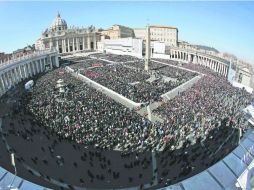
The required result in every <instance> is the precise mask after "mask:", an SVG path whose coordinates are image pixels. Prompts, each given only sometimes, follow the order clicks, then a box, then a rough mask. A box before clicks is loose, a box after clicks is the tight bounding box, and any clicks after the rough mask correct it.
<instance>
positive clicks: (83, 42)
mask: <svg viewBox="0 0 254 190" xmlns="http://www.w3.org/2000/svg"><path fill="white" fill-rule="evenodd" d="M82 40H83V41H82V46H83V49H82V50H84V49H85V37H83V38H82Z"/></svg>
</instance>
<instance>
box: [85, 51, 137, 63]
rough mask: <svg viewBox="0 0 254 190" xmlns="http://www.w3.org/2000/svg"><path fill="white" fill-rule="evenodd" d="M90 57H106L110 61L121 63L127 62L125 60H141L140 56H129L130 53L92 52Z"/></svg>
mask: <svg viewBox="0 0 254 190" xmlns="http://www.w3.org/2000/svg"><path fill="white" fill-rule="evenodd" d="M89 57H93V58H97V59H106V60H108V61H113V62H118V63H119V62H120V63H125V62H133V61H138V60H140V59H139V58H136V57H133V56H129V55H116V54H101V53H97V54H92V55H90V56H89Z"/></svg>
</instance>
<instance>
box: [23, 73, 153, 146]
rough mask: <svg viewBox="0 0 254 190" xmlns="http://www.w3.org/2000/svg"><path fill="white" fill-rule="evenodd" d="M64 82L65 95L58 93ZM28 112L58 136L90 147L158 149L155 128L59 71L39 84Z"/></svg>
mask: <svg viewBox="0 0 254 190" xmlns="http://www.w3.org/2000/svg"><path fill="white" fill-rule="evenodd" d="M59 79H62V80H63V81H64V83H65V85H66V87H65V92H64V93H60V92H59V90H57V88H56V85H57V81H58V80H59ZM27 108H28V110H29V111H30V112H31V113H32V114H33V115H34V116H35V117H36V118H37V119H38V120H39V121H40V122H41V123H43V124H44V125H45V126H48V127H50V128H51V129H53V130H54V131H56V132H57V133H58V134H60V135H62V136H64V137H66V138H70V139H72V140H74V141H76V142H78V143H82V144H85V145H87V146H89V145H92V146H98V147H103V148H105V149H120V150H135V149H147V148H151V147H154V146H156V141H157V140H156V139H154V138H153V136H154V135H155V131H154V130H155V128H154V126H155V125H154V124H152V123H151V122H150V121H148V120H147V119H145V118H142V117H140V116H139V115H138V114H137V113H136V112H134V111H132V110H129V109H128V108H125V107H124V106H122V105H120V104H119V103H116V102H114V101H113V100H112V99H111V98H110V97H107V96H106V95H104V94H102V93H100V92H98V91H96V90H95V89H92V88H91V87H89V86H88V85H86V84H84V83H83V82H81V81H80V80H78V79H76V78H74V77H72V75H71V74H68V73H66V72H64V73H63V72H62V71H60V70H59V69H57V70H55V71H52V72H50V73H47V74H46V75H44V76H43V77H42V78H40V79H38V80H37V81H36V85H35V87H34V89H33V92H32V94H31V99H30V100H29V102H28V104H27Z"/></svg>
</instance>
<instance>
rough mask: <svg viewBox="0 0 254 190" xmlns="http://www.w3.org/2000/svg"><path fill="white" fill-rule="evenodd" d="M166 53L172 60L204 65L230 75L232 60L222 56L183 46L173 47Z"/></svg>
mask: <svg viewBox="0 0 254 190" xmlns="http://www.w3.org/2000/svg"><path fill="white" fill-rule="evenodd" d="M166 54H167V55H169V58H170V59H172V60H177V61H183V62H188V63H194V64H199V65H204V66H205V67H208V68H210V69H212V70H213V71H215V72H217V73H219V74H221V75H223V76H224V77H227V75H228V71H229V66H230V62H229V61H227V60H225V59H222V58H220V57H217V56H214V55H209V54H205V53H201V52H198V51H194V50H189V49H181V48H171V49H170V50H168V51H166Z"/></svg>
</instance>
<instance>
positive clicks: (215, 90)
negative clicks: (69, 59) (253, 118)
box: [28, 59, 251, 151]
mask: <svg viewBox="0 0 254 190" xmlns="http://www.w3.org/2000/svg"><path fill="white" fill-rule="evenodd" d="M112 60H113V61H114V59H112ZM88 63H90V62H89V60H88ZM80 64H81V63H80ZM82 64H85V63H82ZM156 64H157V68H160V66H163V65H161V64H159V63H156ZM190 65H193V64H190ZM72 67H74V68H76V69H80V68H79V66H77V67H76V66H75V64H74V65H72ZM189 67H190V66H189ZM193 67H195V68H196V67H197V66H193ZM200 67H201V66H199V69H198V70H202V68H200ZM167 68H168V69H167ZM172 68H173V69H176V70H172ZM203 69H204V70H205V71H206V75H205V76H204V77H203V78H202V80H199V81H198V82H197V83H196V84H194V86H193V87H192V88H190V89H189V90H187V91H185V92H183V93H181V94H179V96H177V97H175V98H174V99H172V100H170V101H168V102H166V103H163V104H162V106H160V107H158V108H157V109H156V110H154V111H153V114H155V115H158V116H159V117H161V118H163V119H164V122H163V123H151V122H150V121H149V120H147V119H145V118H143V117H141V116H139V115H138V114H137V113H136V112H135V111H133V110H129V109H127V108H125V107H124V106H122V105H120V104H119V103H116V102H114V101H113V100H112V99H111V98H110V97H107V96H106V95H104V94H102V93H101V92H98V91H96V90H95V89H92V88H91V87H89V86H88V85H87V84H84V83H83V82H82V81H80V80H79V79H76V78H74V77H73V76H72V75H70V74H68V73H66V71H64V72H62V71H61V70H60V69H58V70H55V71H52V72H50V73H47V74H46V75H44V76H43V77H42V78H40V79H39V80H37V82H36V85H35V87H34V90H33V93H32V94H31V96H32V97H31V100H30V101H29V104H28V108H29V110H30V111H31V112H32V113H33V114H34V115H35V116H36V117H37V118H38V119H39V120H41V122H42V123H44V125H46V126H49V127H51V128H52V129H53V130H55V131H56V132H57V133H58V134H61V135H62V136H65V137H66V138H71V139H73V140H75V141H76V142H78V143H82V144H85V145H87V146H89V145H92V146H99V147H103V148H105V149H119V150H125V151H129V150H131V151H133V150H141V149H142V150H143V149H150V150H163V149H164V148H165V147H167V146H170V147H171V148H177V147H180V146H182V143H183V142H184V141H185V140H186V139H189V140H191V141H193V142H195V141H196V139H197V138H198V137H204V138H205V136H206V135H207V134H208V133H209V131H211V130H213V129H214V128H215V127H217V126H218V125H221V123H222V122H223V121H224V120H227V121H228V122H231V125H230V126H234V127H236V128H239V127H243V130H244V131H245V128H244V126H246V125H245V124H244V117H243V114H242V112H241V110H242V109H243V108H244V107H245V106H246V105H247V104H249V103H250V101H251V96H250V95H249V94H248V93H247V92H246V91H244V90H239V89H236V88H234V87H232V86H231V84H229V83H228V82H227V81H226V80H225V79H224V78H223V77H220V76H219V75H217V74H215V73H213V72H212V71H210V72H208V71H207V69H205V68H203ZM179 70H180V69H179V68H175V67H166V68H165V67H164V66H163V69H162V71H161V72H164V73H165V75H166V74H167V72H172V73H174V75H175V76H176V73H177V72H179ZM196 70H197V69H196ZM184 73H187V72H186V71H183V72H182V73H181V75H184ZM189 73H191V72H189ZM82 74H84V75H85V76H87V77H89V78H91V79H92V80H95V81H96V82H98V83H100V84H102V85H104V86H106V87H108V88H110V89H112V90H114V91H116V92H118V93H120V94H122V95H124V96H126V97H128V98H130V99H132V100H134V101H136V102H149V101H150V100H149V99H153V101H162V99H160V98H159V97H160V95H161V94H163V93H165V92H167V91H169V90H171V89H173V88H175V87H176V86H177V85H179V84H180V83H174V85H172V84H171V83H163V84H161V82H160V80H155V81H153V82H147V81H146V80H147V79H149V78H150V75H149V73H148V72H145V71H143V70H141V69H136V70H133V69H130V68H128V67H125V66H124V65H121V64H120V65H119V64H117V65H114V64H113V65H112V64H110V65H106V66H102V67H96V68H93V69H92V70H86V71H84V72H83V73H82ZM195 74H196V73H191V74H189V75H188V74H186V75H187V77H186V78H185V79H183V80H184V81H185V80H187V79H189V78H190V77H193V76H195ZM170 75H171V76H172V74H170ZM59 79H62V80H63V81H64V83H65V92H64V93H60V92H59V90H57V88H56V84H57V81H58V80H59ZM137 81H138V82H137ZM42 87H43V88H42ZM221 89H223V91H222V90H221Z"/></svg>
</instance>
